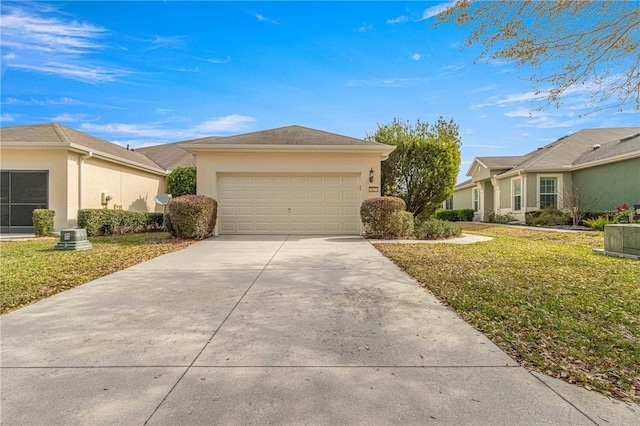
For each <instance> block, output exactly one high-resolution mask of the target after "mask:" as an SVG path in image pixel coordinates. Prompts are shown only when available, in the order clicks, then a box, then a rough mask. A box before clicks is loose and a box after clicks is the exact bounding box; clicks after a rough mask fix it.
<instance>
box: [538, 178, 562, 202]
mask: <svg viewBox="0 0 640 426" xmlns="http://www.w3.org/2000/svg"><path fill="white" fill-rule="evenodd" d="M547 207H553V208H554V209H555V208H558V178H557V177H541V178H540V209H541V210H543V209H546V208H547Z"/></svg>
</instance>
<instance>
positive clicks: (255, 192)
mask: <svg viewBox="0 0 640 426" xmlns="http://www.w3.org/2000/svg"><path fill="white" fill-rule="evenodd" d="M218 185H219V191H218V194H219V196H218V198H219V199H218V202H219V206H218V209H219V215H218V223H219V228H218V229H219V232H220V233H221V234H358V233H359V231H360V217H359V215H360V197H359V194H360V177H359V175H358V174H357V173H352V174H302V173H295V174H294V173H220V174H218Z"/></svg>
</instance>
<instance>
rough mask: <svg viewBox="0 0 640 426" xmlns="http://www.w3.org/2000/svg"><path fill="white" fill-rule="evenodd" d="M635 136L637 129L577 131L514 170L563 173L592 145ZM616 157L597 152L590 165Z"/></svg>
mask: <svg viewBox="0 0 640 426" xmlns="http://www.w3.org/2000/svg"><path fill="white" fill-rule="evenodd" d="M636 133H640V127H618V128H609V129H584V130H580V131H578V132H576V133H573V134H571V135H569V136H566V137H564V138H560V139H558V140H557V141H555V142H552V143H550V144H549V145H546V146H544V147H542V149H538V150H537V151H533V152H531V153H529V154H527V157H528V158H527V159H526V160H525V161H523V162H522V163H521V164H518V165H517V166H516V168H517V169H519V170H520V169H522V170H557V169H562V168H563V167H565V166H568V165H574V164H575V163H576V161H577V160H578V159H579V158H580V157H581V156H583V155H585V154H587V153H589V152H591V151H592V150H593V146H594V145H595V144H600V145H604V144H607V143H610V142H615V141H620V140H621V139H624V138H627V137H630V136H633V135H635V134H636ZM630 152H633V151H630ZM616 155H619V154H615V151H614V150H605V151H600V153H598V154H597V155H594V156H593V160H590V161H597V160H606V159H607V158H611V157H614V156H616ZM582 162H583V163H584V162H585V161H582Z"/></svg>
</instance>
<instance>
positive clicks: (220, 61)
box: [196, 56, 231, 64]
mask: <svg viewBox="0 0 640 426" xmlns="http://www.w3.org/2000/svg"><path fill="white" fill-rule="evenodd" d="M196 59H198V60H200V61H204V62H209V63H211V64H226V63H227V62H229V61H231V56H227V57H226V58H224V59H220V58H196Z"/></svg>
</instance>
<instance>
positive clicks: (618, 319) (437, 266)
mask: <svg viewBox="0 0 640 426" xmlns="http://www.w3.org/2000/svg"><path fill="white" fill-rule="evenodd" d="M482 226H483V225H479V226H475V225H464V227H465V228H466V229H465V232H469V228H470V227H473V228H474V231H473V232H475V233H478V234H482V235H488V236H492V237H494V240H492V241H488V242H484V243H477V244H470V245H455V244H433V245H430V244H406V245H405V244H376V248H378V250H380V251H381V252H382V253H383V254H385V255H386V256H387V257H389V258H390V259H392V260H393V261H394V262H395V263H396V264H398V265H399V266H400V267H402V268H403V269H405V270H406V271H407V272H408V273H409V274H410V275H411V276H413V277H414V278H415V279H416V280H418V281H419V282H421V283H422V284H423V285H425V286H426V287H427V288H429V289H430V290H431V291H432V292H433V293H434V294H435V295H436V296H437V297H438V298H439V299H440V300H441V301H442V302H444V303H445V304H448V305H450V306H451V307H452V308H453V309H454V310H456V312H457V313H458V314H459V315H460V316H462V317H463V318H464V319H465V320H467V321H468V322H470V323H471V324H472V325H474V326H475V327H476V328H478V329H479V330H481V331H482V332H483V333H485V334H486V335H487V336H488V337H489V338H490V339H492V340H493V341H494V342H495V343H496V344H498V345H499V346H500V347H501V348H502V349H503V350H505V351H506V352H507V353H509V354H510V355H511V356H513V357H514V358H515V359H517V360H518V361H519V362H520V363H521V364H522V365H524V366H525V367H528V368H530V369H533V370H536V371H540V372H543V373H546V374H548V375H550V376H554V377H559V378H563V379H565V380H566V381H568V382H570V383H576V384H579V385H581V386H584V387H585V388H587V389H592V388H593V389H596V390H599V391H601V392H603V393H605V394H607V395H610V396H615V397H617V398H622V399H626V400H633V401H636V402H640V262H637V261H633V260H628V259H619V258H614V257H607V256H601V255H597V254H594V253H593V252H592V248H591V246H601V245H602V241H601V240H602V239H603V236H602V233H586V234H560V233H554V232H548V231H536V230H524V229H516V228H508V227H490V226H487V227H485V228H483V227H482ZM584 244H588V245H584Z"/></svg>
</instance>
